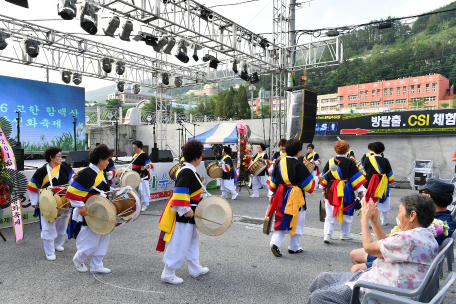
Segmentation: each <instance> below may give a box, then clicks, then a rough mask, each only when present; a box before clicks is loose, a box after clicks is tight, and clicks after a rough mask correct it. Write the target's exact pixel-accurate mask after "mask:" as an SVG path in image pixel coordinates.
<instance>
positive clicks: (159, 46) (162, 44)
mask: <svg viewBox="0 0 456 304" xmlns="http://www.w3.org/2000/svg"><path fill="white" fill-rule="evenodd" d="M167 44H168V37H167V36H165V35H163V36H162V37H161V38H160V40H158V42H157V46H154V51H155V52H160V51H161V50H162V48H164V47H165V45H167Z"/></svg>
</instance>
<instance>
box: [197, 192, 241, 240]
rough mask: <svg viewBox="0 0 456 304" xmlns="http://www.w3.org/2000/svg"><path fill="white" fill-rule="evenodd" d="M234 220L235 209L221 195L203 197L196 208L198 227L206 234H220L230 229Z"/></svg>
mask: <svg viewBox="0 0 456 304" xmlns="http://www.w3.org/2000/svg"><path fill="white" fill-rule="evenodd" d="M203 218H204V219H203ZM205 219H208V220H209V221H207V220H205ZM213 222H216V223H213ZM232 222H233V209H231V205H230V203H229V202H228V201H227V200H226V199H224V198H222V197H220V196H208V197H205V198H203V199H202V200H201V201H200V202H199V204H198V206H197V207H196V209H195V224H196V227H197V228H198V229H199V230H200V231H201V232H202V233H204V234H207V235H220V234H222V233H224V232H225V231H226V230H228V228H229V227H230V226H231V223H232ZM217 223H218V224H217Z"/></svg>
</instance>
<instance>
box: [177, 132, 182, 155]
mask: <svg viewBox="0 0 456 304" xmlns="http://www.w3.org/2000/svg"><path fill="white" fill-rule="evenodd" d="M176 130H177V131H181V130H182V129H179V128H177V129H176ZM177 133H178V134H179V159H180V158H181V157H182V149H181V148H180V147H182V144H181V132H177Z"/></svg>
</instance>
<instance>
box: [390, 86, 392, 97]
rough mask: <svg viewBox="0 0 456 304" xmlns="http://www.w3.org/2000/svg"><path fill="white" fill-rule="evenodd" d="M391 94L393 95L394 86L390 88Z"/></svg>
mask: <svg viewBox="0 0 456 304" xmlns="http://www.w3.org/2000/svg"><path fill="white" fill-rule="evenodd" d="M390 96H393V88H390Z"/></svg>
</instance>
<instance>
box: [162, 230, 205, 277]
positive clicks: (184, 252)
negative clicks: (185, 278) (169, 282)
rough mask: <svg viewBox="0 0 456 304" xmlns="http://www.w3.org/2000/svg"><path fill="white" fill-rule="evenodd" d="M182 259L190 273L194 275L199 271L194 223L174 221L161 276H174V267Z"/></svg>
mask: <svg viewBox="0 0 456 304" xmlns="http://www.w3.org/2000/svg"><path fill="white" fill-rule="evenodd" d="M184 260H187V265H188V271H189V272H190V275H196V274H198V273H199V272H200V271H201V268H202V266H201V265H200V263H199V247H198V234H197V233H196V225H194V224H188V223H179V222H176V224H175V226H174V231H173V235H172V236H171V240H170V241H169V244H168V247H167V248H166V251H165V256H164V257H163V260H162V261H163V263H165V269H163V273H162V278H168V279H172V278H174V273H175V271H176V269H179V268H180V267H181V266H182V263H183V262H184Z"/></svg>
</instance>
